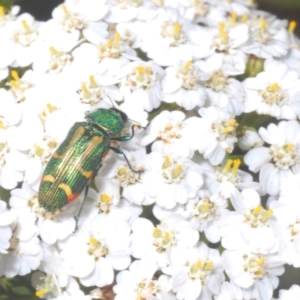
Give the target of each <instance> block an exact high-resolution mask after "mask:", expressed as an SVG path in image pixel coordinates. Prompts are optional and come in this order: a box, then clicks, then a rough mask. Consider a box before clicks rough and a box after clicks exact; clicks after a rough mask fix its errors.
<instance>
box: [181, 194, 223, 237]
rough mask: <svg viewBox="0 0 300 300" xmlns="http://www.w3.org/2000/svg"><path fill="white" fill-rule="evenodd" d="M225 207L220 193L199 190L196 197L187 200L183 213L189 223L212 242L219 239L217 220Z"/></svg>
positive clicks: (220, 217) (221, 215)
mask: <svg viewBox="0 0 300 300" xmlns="http://www.w3.org/2000/svg"><path fill="white" fill-rule="evenodd" d="M226 208H227V199H226V198H225V197H224V196H223V195H222V194H221V193H216V194H210V193H208V192H207V193H205V192H204V191H202V190H200V191H199V193H198V197H196V198H194V199H190V200H188V202H187V203H186V205H185V214H186V216H187V217H188V220H189V222H190V223H191V225H192V226H193V227H194V228H195V229H198V230H199V231H200V232H203V231H204V233H205V237H206V238H207V239H208V240H209V241H210V242H212V243H217V242H219V241H220V239H221V236H220V234H219V229H218V221H219V220H220V219H222V217H223V215H224V213H225V212H226Z"/></svg>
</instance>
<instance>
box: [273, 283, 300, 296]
mask: <svg viewBox="0 0 300 300" xmlns="http://www.w3.org/2000/svg"><path fill="white" fill-rule="evenodd" d="M299 298H300V287H299V285H297V284H293V285H292V286H291V287H290V288H289V289H288V290H283V289H282V290H280V291H279V298H278V300H296V299H299Z"/></svg>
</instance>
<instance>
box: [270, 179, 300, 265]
mask: <svg viewBox="0 0 300 300" xmlns="http://www.w3.org/2000/svg"><path fill="white" fill-rule="evenodd" d="M299 183H300V175H299V174H298V175H295V176H293V177H292V178H291V179H290V180H289V181H288V184H287V185H286V186H285V188H284V190H283V192H282V193H281V196H280V197H279V199H278V201H277V200H274V201H272V202H271V203H270V208H271V209H272V210H273V211H274V218H272V220H271V222H272V226H273V228H274V230H275V233H276V235H277V238H278V245H279V255H280V257H281V258H282V259H283V260H285V261H286V263H288V264H289V265H293V266H294V267H295V268H298V267H299V266H300V255H299V253H300V244H299V241H300V228H299V221H300V214H299V209H300V205H299V204H300V202H299V190H300V185H299Z"/></svg>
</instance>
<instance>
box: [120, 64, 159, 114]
mask: <svg viewBox="0 0 300 300" xmlns="http://www.w3.org/2000/svg"><path fill="white" fill-rule="evenodd" d="M163 75H164V71H163V69H162V68H161V67H159V66H158V65H157V64H155V63H153V62H152V61H147V62H143V61H136V62H132V63H129V64H127V65H126V66H125V67H124V68H122V69H121V70H120V73H119V75H118V77H117V80H118V81H120V82H121V83H120V92H121V93H122V94H123V95H124V100H125V103H127V102H128V103H130V105H131V106H132V107H134V109H136V107H142V108H144V109H145V110H146V111H151V110H153V109H155V108H158V107H159V105H160V101H161V99H162V95H161V94H162V92H161V80H162V78H163Z"/></svg>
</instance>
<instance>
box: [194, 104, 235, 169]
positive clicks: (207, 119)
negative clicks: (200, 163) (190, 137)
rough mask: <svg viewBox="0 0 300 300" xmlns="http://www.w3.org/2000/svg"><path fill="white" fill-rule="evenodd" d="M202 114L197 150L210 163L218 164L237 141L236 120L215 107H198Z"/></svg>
mask: <svg viewBox="0 0 300 300" xmlns="http://www.w3.org/2000/svg"><path fill="white" fill-rule="evenodd" d="M199 114H200V115H201V116H202V118H200V121H199V123H200V124H199V127H198V134H197V136H198V142H199V146H198V151H199V152H200V153H201V154H203V156H204V158H206V159H208V160H209V161H210V163H211V164H212V165H218V164H220V163H221V162H222V161H223V159H224V158H225V154H226V152H227V153H231V152H232V151H233V148H234V143H236V142H237V138H236V134H235V130H236V128H237V125H238V124H237V122H236V120H235V119H233V118H232V117H231V116H230V115H229V114H228V113H225V112H223V111H221V110H220V109H217V108H215V107H208V108H204V107H202V108H200V110H199Z"/></svg>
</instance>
